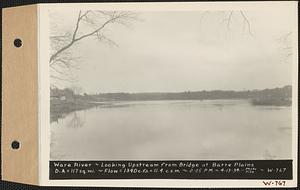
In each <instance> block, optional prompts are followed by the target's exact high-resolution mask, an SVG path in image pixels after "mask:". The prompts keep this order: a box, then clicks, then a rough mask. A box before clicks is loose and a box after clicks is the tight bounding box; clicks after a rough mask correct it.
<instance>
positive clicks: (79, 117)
mask: <svg viewBox="0 0 300 190" xmlns="http://www.w3.org/2000/svg"><path fill="white" fill-rule="evenodd" d="M82 112H83V114H80V113H79V111H74V112H73V113H71V114H70V115H71V117H72V119H71V120H70V121H69V122H68V123H67V125H66V126H67V127H72V128H79V127H82V126H84V123H85V118H86V110H84V111H82Z"/></svg>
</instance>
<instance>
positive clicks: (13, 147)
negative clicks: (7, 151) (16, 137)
mask: <svg viewBox="0 0 300 190" xmlns="http://www.w3.org/2000/svg"><path fill="white" fill-rule="evenodd" d="M11 148H12V149H14V150H17V149H19V148H20V143H19V141H13V142H12V143H11Z"/></svg>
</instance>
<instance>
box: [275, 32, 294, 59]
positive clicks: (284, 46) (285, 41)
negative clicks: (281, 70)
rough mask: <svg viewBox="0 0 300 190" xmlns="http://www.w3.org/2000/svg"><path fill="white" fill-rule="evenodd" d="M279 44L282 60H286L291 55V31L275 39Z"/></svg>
mask: <svg viewBox="0 0 300 190" xmlns="http://www.w3.org/2000/svg"><path fill="white" fill-rule="evenodd" d="M276 41H277V43H278V45H279V51H280V52H281V54H282V56H283V60H282V61H283V62H284V63H286V62H288V61H289V60H290V59H291V57H292V55H293V44H292V42H293V32H288V33H285V34H283V35H281V36H280V37H279V38H277V39H276Z"/></svg>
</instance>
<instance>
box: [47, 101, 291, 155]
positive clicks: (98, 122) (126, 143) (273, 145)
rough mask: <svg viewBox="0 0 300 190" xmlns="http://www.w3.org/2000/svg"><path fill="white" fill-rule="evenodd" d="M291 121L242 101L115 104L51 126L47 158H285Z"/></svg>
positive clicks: (285, 112)
mask: <svg viewBox="0 0 300 190" xmlns="http://www.w3.org/2000/svg"><path fill="white" fill-rule="evenodd" d="M291 116H292V112H291V107H275V106H274V107H273V106H253V105H251V104H250V103H249V102H248V101H246V100H205V101H198V100H188V101H134V102H115V103H114V104H112V105H110V106H99V107H94V108H91V109H87V110H81V111H76V112H73V113H70V114H68V115H66V116H65V117H64V118H62V119H59V120H58V121H57V122H53V123H51V145H50V150H51V151H50V152H51V153H50V159H52V160H164V159H166V160H172V159H176V160H182V159H193V160H200V159H205V160H208V159H285V158H291V146H292V145H291V144H292V117H291Z"/></svg>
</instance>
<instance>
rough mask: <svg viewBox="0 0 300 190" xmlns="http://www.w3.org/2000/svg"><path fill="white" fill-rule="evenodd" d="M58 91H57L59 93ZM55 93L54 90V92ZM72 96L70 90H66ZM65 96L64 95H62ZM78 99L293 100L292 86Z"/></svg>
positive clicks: (95, 96) (100, 96)
mask: <svg viewBox="0 0 300 190" xmlns="http://www.w3.org/2000/svg"><path fill="white" fill-rule="evenodd" d="M57 90H58V89H56V91H57ZM52 91H53V90H52ZM59 91H61V92H62V91H65V92H66V93H68V94H70V93H72V91H71V90H70V89H64V90H59ZM61 94H63V93H61ZM75 96H77V98H78V99H81V100H82V99H85V100H89V101H93V102H102V101H147V100H215V99H252V100H253V101H256V102H257V103H259V100H267V99H268V100H271V99H276V100H291V97H292V86H289V85H288V86H284V87H282V88H272V89H264V90H244V91H232V90H212V91H205V90H202V91H186V92H153V93H99V94H86V93H84V94H81V95H75Z"/></svg>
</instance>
